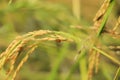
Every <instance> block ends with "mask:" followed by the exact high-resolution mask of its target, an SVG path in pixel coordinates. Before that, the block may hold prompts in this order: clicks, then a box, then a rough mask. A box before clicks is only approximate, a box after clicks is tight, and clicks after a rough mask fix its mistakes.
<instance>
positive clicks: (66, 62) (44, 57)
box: [0, 0, 120, 80]
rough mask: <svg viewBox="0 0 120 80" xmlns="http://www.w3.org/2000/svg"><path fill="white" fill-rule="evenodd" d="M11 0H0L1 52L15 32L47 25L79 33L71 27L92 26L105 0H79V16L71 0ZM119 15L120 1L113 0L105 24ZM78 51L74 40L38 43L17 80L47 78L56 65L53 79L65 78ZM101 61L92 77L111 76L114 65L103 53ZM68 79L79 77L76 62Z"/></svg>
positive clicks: (103, 79) (109, 79)
mask: <svg viewBox="0 0 120 80" xmlns="http://www.w3.org/2000/svg"><path fill="white" fill-rule="evenodd" d="M11 1H12V2H11V3H10V4H8V3H9V0H0V52H3V51H4V50H5V49H6V48H7V46H8V45H9V44H10V43H11V41H12V40H14V39H15V37H16V36H18V35H23V34H25V33H27V32H30V31H34V30H43V29H45V30H46V29H49V30H55V31H63V32H68V33H72V34H73V35H75V36H76V35H77V36H79V35H80V32H79V30H77V29H74V28H73V27H74V26H82V27H89V26H92V25H93V21H92V19H93V18H94V16H95V14H96V12H97V11H98V9H99V8H100V6H101V4H102V3H103V1H104V0H80V3H79V5H80V9H79V10H78V12H79V18H77V17H76V15H75V14H73V13H74V9H73V6H75V5H77V4H74V0H73V1H72V0H11ZM117 1H118V2H117ZM119 15H120V2H119V0H116V5H115V7H114V9H113V12H112V14H111V16H110V17H109V18H110V19H109V21H108V23H107V27H113V26H114V25H115V22H116V20H117V17H118V16H119ZM111 22H112V23H111ZM72 26H73V27H72ZM78 51H79V45H78V44H76V43H68V42H62V43H55V42H53V43H51V42H50V43H49V42H45V43H41V45H39V47H38V48H37V49H36V50H35V51H34V53H33V54H32V55H31V56H30V58H29V60H28V61H27V62H26V63H25V64H24V66H23V67H22V69H21V70H20V72H19V73H18V75H17V78H16V80H50V77H51V76H52V75H53V74H52V72H54V71H55V67H56V66H58V68H59V69H58V70H57V72H56V73H57V74H55V75H56V78H55V79H54V80H64V79H65V78H66V76H67V75H68V73H69V71H70V69H71V66H72V65H73V63H74V58H75V56H76V55H77V54H78ZM86 58H87V57H86ZM86 58H85V59H86ZM100 64H101V65H100V66H101V67H102V68H100V71H99V73H98V74H96V75H95V77H94V78H95V79H93V80H112V77H113V76H114V73H115V70H116V68H117V66H116V65H115V64H113V63H110V61H109V60H107V59H106V58H105V57H104V56H102V61H101V62H100ZM70 80H81V79H80V69H79V66H77V68H76V70H75V72H74V74H73V76H72V77H71V79H70Z"/></svg>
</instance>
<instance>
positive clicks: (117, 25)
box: [112, 16, 120, 32]
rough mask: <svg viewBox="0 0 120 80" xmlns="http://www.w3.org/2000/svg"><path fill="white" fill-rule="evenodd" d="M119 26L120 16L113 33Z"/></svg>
mask: <svg viewBox="0 0 120 80" xmlns="http://www.w3.org/2000/svg"><path fill="white" fill-rule="evenodd" d="M119 25H120V16H119V17H118V20H117V22H116V25H115V27H114V28H113V30H112V31H113V32H115V31H116V30H117V28H118V27H119Z"/></svg>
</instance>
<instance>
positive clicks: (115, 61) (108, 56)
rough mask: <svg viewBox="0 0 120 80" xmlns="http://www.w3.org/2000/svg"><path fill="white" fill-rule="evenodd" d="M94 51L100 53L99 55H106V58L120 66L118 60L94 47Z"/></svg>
mask: <svg viewBox="0 0 120 80" xmlns="http://www.w3.org/2000/svg"><path fill="white" fill-rule="evenodd" d="M93 49H94V50H96V51H98V52H99V53H101V54H102V55H104V56H105V57H107V58H108V59H110V60H112V61H113V62H114V63H116V64H118V65H119V66H120V62H119V61H118V60H116V59H115V58H113V57H111V56H110V55H108V54H107V53H106V52H104V51H102V50H100V49H98V48H96V47H93Z"/></svg>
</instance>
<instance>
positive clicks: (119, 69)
mask: <svg viewBox="0 0 120 80" xmlns="http://www.w3.org/2000/svg"><path fill="white" fill-rule="evenodd" d="M119 72H120V66H119V67H118V69H117V71H116V73H115V77H114V79H113V80H117V76H118V74H119Z"/></svg>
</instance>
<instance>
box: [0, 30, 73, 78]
mask: <svg viewBox="0 0 120 80" xmlns="http://www.w3.org/2000/svg"><path fill="white" fill-rule="evenodd" d="M71 40H72V39H67V38H65V37H63V36H62V35H60V32H55V31H49V30H39V31H33V32H29V33H28V34H25V35H23V36H19V37H17V38H16V39H15V40H14V41H13V42H12V43H11V44H10V45H9V46H8V48H7V49H6V51H5V52H3V53H2V54H0V70H1V69H2V68H3V67H4V66H5V65H6V62H7V63H9V64H10V66H9V68H8V69H7V70H6V72H7V74H6V75H7V77H6V80H8V79H9V78H12V79H11V80H15V77H16V74H17V73H18V71H19V70H20V68H21V67H22V66H23V64H24V63H25V62H26V61H27V59H28V58H29V55H30V54H31V53H32V52H33V51H34V50H35V48H36V47H37V46H38V45H39V44H40V42H45V41H57V42H62V41H71ZM31 42H32V43H31ZM22 51H25V53H24V54H25V56H24V57H22V59H21V61H20V62H18V65H16V67H15V64H16V62H17V58H18V56H19V54H23V53H21V52H22Z"/></svg>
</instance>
